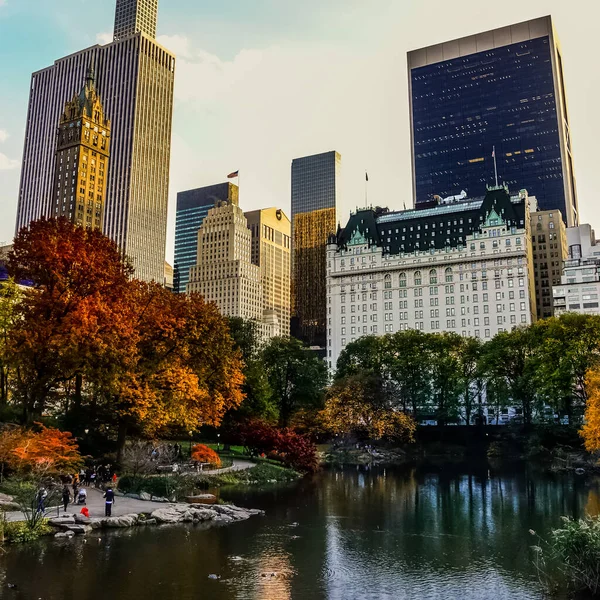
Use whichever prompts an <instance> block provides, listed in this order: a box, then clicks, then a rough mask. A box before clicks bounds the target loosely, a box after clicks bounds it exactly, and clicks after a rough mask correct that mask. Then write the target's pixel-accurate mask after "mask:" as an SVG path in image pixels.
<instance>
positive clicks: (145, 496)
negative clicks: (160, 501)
mask: <svg viewBox="0 0 600 600" xmlns="http://www.w3.org/2000/svg"><path fill="white" fill-rule="evenodd" d="M139 499H140V500H146V501H148V500H152V496H151V495H150V494H149V493H148V492H141V493H140V498H139Z"/></svg>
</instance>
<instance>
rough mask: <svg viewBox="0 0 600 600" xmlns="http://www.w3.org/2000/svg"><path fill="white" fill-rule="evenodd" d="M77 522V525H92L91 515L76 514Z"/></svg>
mask: <svg viewBox="0 0 600 600" xmlns="http://www.w3.org/2000/svg"><path fill="white" fill-rule="evenodd" d="M74 519H75V523H76V524H77V525H91V524H92V520H91V519H90V518H89V517H85V516H84V515H75V517H74Z"/></svg>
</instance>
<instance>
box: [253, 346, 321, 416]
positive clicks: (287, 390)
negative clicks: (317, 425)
mask: <svg viewBox="0 0 600 600" xmlns="http://www.w3.org/2000/svg"><path fill="white" fill-rule="evenodd" d="M262 361H263V364H264V367H265V371H266V373H267V379H268V382H269V386H270V388H271V390H272V394H273V396H272V397H273V400H274V402H275V404H276V405H277V409H278V412H279V423H280V425H281V426H282V427H287V426H288V424H289V422H290V419H291V417H292V415H293V414H294V412H295V411H296V410H298V409H299V408H301V407H305V406H318V405H319V404H320V403H321V401H322V398H323V394H324V389H325V386H326V385H327V380H328V375H327V367H326V365H325V362H324V361H323V360H321V359H320V358H319V357H318V356H317V355H316V354H315V353H314V352H312V351H311V350H309V349H308V348H307V347H306V346H304V345H303V344H302V342H300V341H299V340H297V339H294V338H281V337H278V338H273V339H271V340H270V341H269V343H268V344H267V345H266V346H265V348H264V349H263V351H262Z"/></svg>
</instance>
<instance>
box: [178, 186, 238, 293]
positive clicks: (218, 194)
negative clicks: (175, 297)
mask: <svg viewBox="0 0 600 600" xmlns="http://www.w3.org/2000/svg"><path fill="white" fill-rule="evenodd" d="M237 193H238V188H237V186H235V185H233V184H232V183H220V184H217V185H209V186H207V187H202V188H198V189H195V190H188V191H186V192H180V193H179V194H177V214H176V217H175V264H174V274H173V291H174V292H175V293H177V294H179V293H181V294H183V293H185V291H186V285H187V283H188V281H189V277H190V267H191V266H193V265H195V264H196V259H197V253H198V229H199V228H200V225H202V222H203V221H204V218H205V217H206V215H208V211H209V210H210V209H211V208H213V207H214V206H215V204H216V203H217V202H218V201H219V200H232V199H235V200H237V197H238V196H237Z"/></svg>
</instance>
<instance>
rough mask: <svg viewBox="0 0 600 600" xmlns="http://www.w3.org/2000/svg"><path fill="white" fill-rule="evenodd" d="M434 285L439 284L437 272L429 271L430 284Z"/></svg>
mask: <svg viewBox="0 0 600 600" xmlns="http://www.w3.org/2000/svg"><path fill="white" fill-rule="evenodd" d="M434 283H437V271H436V270H435V269H431V271H429V284H430V285H433V284H434Z"/></svg>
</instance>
